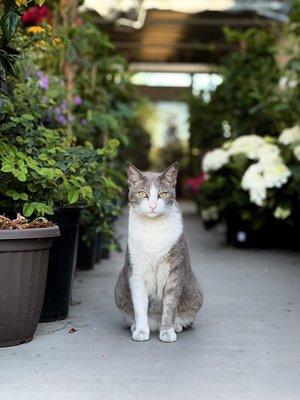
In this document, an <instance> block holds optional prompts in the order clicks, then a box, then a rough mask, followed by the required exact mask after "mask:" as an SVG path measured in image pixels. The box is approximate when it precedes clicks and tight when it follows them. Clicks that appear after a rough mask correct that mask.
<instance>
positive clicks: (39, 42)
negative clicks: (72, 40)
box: [36, 40, 47, 49]
mask: <svg viewBox="0 0 300 400" xmlns="http://www.w3.org/2000/svg"><path fill="white" fill-rule="evenodd" d="M36 45H37V47H39V48H42V49H43V48H45V47H46V45H47V42H45V40H39V41H38V42H36Z"/></svg>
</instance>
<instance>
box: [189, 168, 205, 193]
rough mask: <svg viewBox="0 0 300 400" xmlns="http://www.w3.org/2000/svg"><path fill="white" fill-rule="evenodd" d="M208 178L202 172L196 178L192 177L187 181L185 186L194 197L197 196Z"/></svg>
mask: <svg viewBox="0 0 300 400" xmlns="http://www.w3.org/2000/svg"><path fill="white" fill-rule="evenodd" d="M205 179H206V176H205V173H204V172H201V173H200V174H199V175H198V176H196V177H192V178H188V179H187V180H186V181H185V186H186V188H187V190H188V191H189V192H190V193H191V194H192V195H193V196H196V195H197V194H198V193H199V191H200V188H201V186H202V185H203V183H204V182H205Z"/></svg>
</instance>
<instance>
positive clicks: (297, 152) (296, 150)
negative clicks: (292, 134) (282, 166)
mask: <svg viewBox="0 0 300 400" xmlns="http://www.w3.org/2000/svg"><path fill="white" fill-rule="evenodd" d="M293 152H294V156H295V157H296V158H297V160H298V161H300V144H298V145H297V146H295V147H294V150H293Z"/></svg>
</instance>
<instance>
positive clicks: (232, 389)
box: [0, 207, 300, 400]
mask: <svg viewBox="0 0 300 400" xmlns="http://www.w3.org/2000/svg"><path fill="white" fill-rule="evenodd" d="M185 225H186V232H187V236H188V240H189V244H190V250H191V259H192V263H193V266H194V270H195V272H196V274H197V276H198V277H199V280H200V281H201V284H202V287H203V290H204V293H205V305H204V306H203V309H202V312H201V313H200V315H199V319H198V321H197V323H196V324H195V327H194V328H193V329H191V330H189V331H186V332H184V333H182V334H179V340H178V341H177V342H176V343H170V344H165V343H161V342H160V341H159V340H158V337H157V334H152V337H151V339H150V341H149V342H143V343H136V342H133V341H132V340H131V339H130V334H129V331H127V330H126V329H124V328H123V326H122V322H121V318H120V315H119V313H118V311H117V310H116V308H115V306H114V302H113V288H114V284H115V281H116V278H117V274H118V272H119V270H120V269H121V267H122V261H123V254H113V255H112V258H111V259H110V260H107V261H102V262H101V264H100V265H98V266H97V267H96V269H95V270H94V271H90V272H81V273H78V274H77V277H76V281H75V289H74V300H75V301H76V302H78V303H77V304H76V305H73V306H72V307H71V310H70V313H71V316H70V318H69V319H68V320H67V321H64V322H58V323H50V324H42V325H40V326H39V328H38V331H37V333H36V335H35V338H34V340H33V341H32V342H31V343H29V344H26V345H22V346H19V347H13V348H7V349H0V399H1V400H41V399H42V400H98V399H101V400H105V399H110V400H119V399H130V400H135V399H143V400H148V399H149V400H150V399H151V400H153V399H155V400H156V399H165V400H171V399H172V400H174V399H191V400H193V399H201V400H225V399H228V400H248V399H249V400H250V399H253V400H298V399H299V398H300V335H299V328H300V318H299V317H300V312H299V310H300V262H299V261H300V260H299V253H292V252H285V251H246V250H235V249H232V248H228V247H226V246H225V245H224V243H223V235H222V234H221V232H216V231H209V232H205V231H204V230H203V228H202V226H201V223H200V221H199V219H198V218H197V217H195V215H194V214H193V213H192V210H191V209H190V208H187V207H186V213H185ZM118 230H119V232H120V233H121V234H123V235H125V236H126V217H123V218H121V219H120V220H119V222H118ZM124 240H125V238H124V237H123V241H124ZM72 327H74V328H76V329H77V331H76V332H74V333H69V330H70V328H72Z"/></svg>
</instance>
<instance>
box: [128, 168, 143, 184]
mask: <svg viewBox="0 0 300 400" xmlns="http://www.w3.org/2000/svg"><path fill="white" fill-rule="evenodd" d="M126 165H127V178H128V184H129V185H134V184H135V183H136V182H138V181H140V180H142V179H143V175H142V172H141V171H140V170H139V169H137V167H135V166H134V165H133V164H130V163H129V162H127V163H126Z"/></svg>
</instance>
